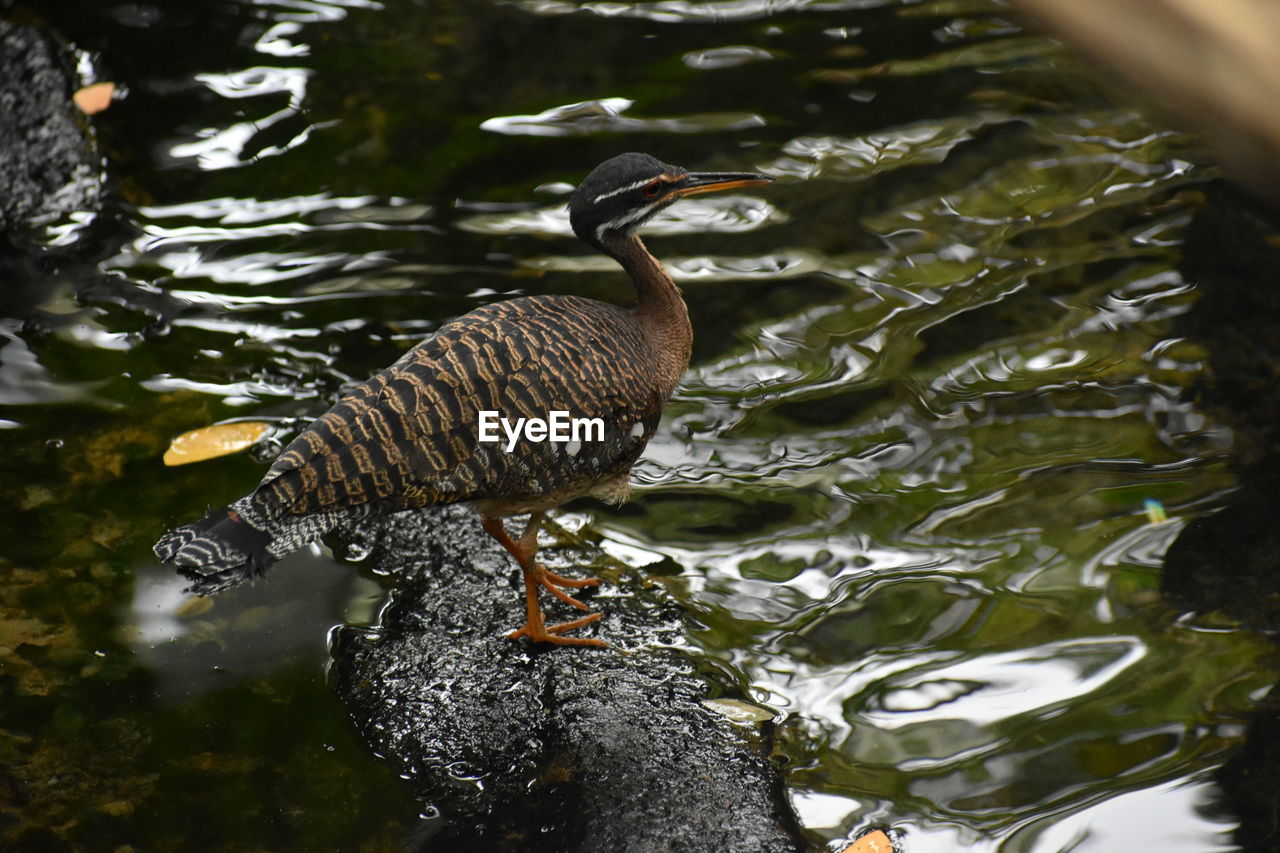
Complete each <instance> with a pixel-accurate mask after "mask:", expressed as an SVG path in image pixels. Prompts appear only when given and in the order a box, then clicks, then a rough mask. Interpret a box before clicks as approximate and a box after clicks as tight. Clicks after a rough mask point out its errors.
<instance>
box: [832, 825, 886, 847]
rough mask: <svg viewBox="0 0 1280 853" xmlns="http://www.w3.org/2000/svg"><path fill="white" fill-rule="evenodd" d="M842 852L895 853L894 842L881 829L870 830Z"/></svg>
mask: <svg viewBox="0 0 1280 853" xmlns="http://www.w3.org/2000/svg"><path fill="white" fill-rule="evenodd" d="M840 853H894V850H893V842H892V841H890V840H889V836H887V835H885V834H884V833H883V832H881V831H880V830H878V829H877V830H876V831H875V832H868V833H867V834H866V835H864V836H862V837H861V838H859V839H858V840H857V841H855V842H853V843H852V844H850V845H849V846H848V847H845V848H844V849H843V850H841V851H840Z"/></svg>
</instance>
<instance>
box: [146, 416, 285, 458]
mask: <svg viewBox="0 0 1280 853" xmlns="http://www.w3.org/2000/svg"><path fill="white" fill-rule="evenodd" d="M269 432H271V424H268V423H263V422H262V421H236V422H235V423H230V424H214V425H213V426H207V427H202V428H200V429H193V430H191V431H190V432H184V433H183V434H182V435H180V436H178V437H177V438H175V439H174V440H173V441H171V442H169V449H168V450H166V451H165V452H164V464H166V465H171V466H172V465H186V464H189V463H191V462H203V461H204V460H206V459H216V458H217V457H219V456H226V455H227V454H229V453H237V452H239V451H241V450H244V449H245V448H246V447H250V446H252V445H253V444H255V443H257V441H258V440H259V439H261V438H262V437H263V436H264V435H266V434H267V433H269Z"/></svg>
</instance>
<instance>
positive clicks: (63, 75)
mask: <svg viewBox="0 0 1280 853" xmlns="http://www.w3.org/2000/svg"><path fill="white" fill-rule="evenodd" d="M74 88H75V87H74V78H73V76H72V74H71V66H70V61H69V59H67V58H66V57H65V56H64V55H63V53H62V51H61V49H60V48H59V46H58V45H57V44H56V43H55V42H54V40H53V39H52V38H51V37H50V36H48V35H46V34H45V33H43V32H41V31H40V30H38V29H36V28H34V27H28V26H22V25H19V24H12V23H8V22H6V21H2V20H0V151H3V152H4V156H3V157H0V231H7V230H11V229H13V228H16V227H19V226H22V225H38V224H41V223H44V222H47V221H49V220H52V219H55V218H57V217H59V216H62V215H64V214H66V213H70V212H72V211H76V210H92V209H96V208H97V207H98V204H99V200H100V196H101V192H102V167H101V163H100V161H99V158H98V156H97V155H96V153H95V152H94V150H93V146H92V144H91V143H90V141H89V139H88V136H87V134H86V132H85V125H83V124H82V123H81V122H82V119H81V118H80V116H79V115H78V114H77V112H76V110H75V107H74V106H73V104H72V102H71V95H72V92H73V90H74Z"/></svg>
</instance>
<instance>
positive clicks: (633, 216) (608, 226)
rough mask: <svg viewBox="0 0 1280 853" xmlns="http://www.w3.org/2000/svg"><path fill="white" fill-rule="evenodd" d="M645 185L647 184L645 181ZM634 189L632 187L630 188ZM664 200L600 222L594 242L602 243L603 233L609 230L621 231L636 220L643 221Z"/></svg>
mask: <svg viewBox="0 0 1280 853" xmlns="http://www.w3.org/2000/svg"><path fill="white" fill-rule="evenodd" d="M645 183H648V182H647V181H646V182H645ZM632 189H634V187H632ZM663 201H665V199H655V200H654V201H653V202H652V203H650V204H646V205H645V206H644V207H639V208H636V209H635V210H629V211H627V212H626V213H624V214H622V215H621V216H617V217H614V218H613V219H610V220H609V221H608V222H602V223H600V225H599V226H597V227H596V242H604V232H606V231H610V230H616V231H621V230H623V229H624V228H625V226H627V225H630V224H631V223H632V222H635V221H636V220H638V219H644V218H645V217H647V216H649V215H650V214H652V213H653V212H654V208H656V207H658V205H660V204H661V203H662V202H663Z"/></svg>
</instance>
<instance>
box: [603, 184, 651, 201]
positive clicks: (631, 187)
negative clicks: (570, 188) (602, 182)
mask: <svg viewBox="0 0 1280 853" xmlns="http://www.w3.org/2000/svg"><path fill="white" fill-rule="evenodd" d="M652 180H653V178H642V179H641V180H638V181H636V182H635V183H634V184H627V186H625V187H619V188H618V189H616V190H609V191H608V192H607V193H600V195H598V196H596V197H595V198H593V199H591V203H592V204H599V203H600V202H602V201H604V200H605V199H606V198H613V197H614V196H615V195H621V194H622V193H626V192H631V191H632V190H638V189H640V188H641V187H642V186H644V185H645V184H647V183H649V182H650V181H652Z"/></svg>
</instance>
